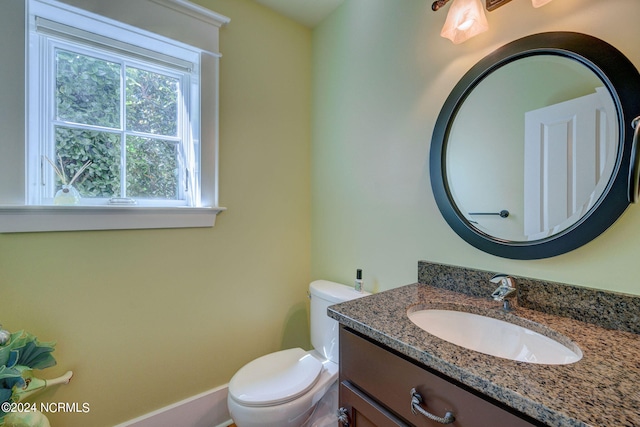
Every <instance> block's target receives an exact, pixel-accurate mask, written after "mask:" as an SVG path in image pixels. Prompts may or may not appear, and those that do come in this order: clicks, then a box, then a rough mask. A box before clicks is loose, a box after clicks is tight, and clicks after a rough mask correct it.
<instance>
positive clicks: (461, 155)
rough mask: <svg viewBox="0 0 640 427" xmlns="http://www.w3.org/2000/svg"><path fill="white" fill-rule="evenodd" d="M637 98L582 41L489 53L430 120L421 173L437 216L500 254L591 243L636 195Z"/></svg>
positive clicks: (616, 63) (545, 40)
mask: <svg viewBox="0 0 640 427" xmlns="http://www.w3.org/2000/svg"><path fill="white" fill-rule="evenodd" d="M639 93H640V74H639V73H638V71H637V70H636V68H635V67H634V66H633V64H632V63H631V62H630V61H629V60H628V59H627V58H626V57H625V56H624V55H623V54H622V53H621V52H620V51H618V50H617V49H615V48H614V47H613V46H611V45H609V44H607V43H606V42H604V41H602V40H600V39H597V38H595V37H592V36H588V35H585V34H579V33H567V32H554V33H543V34H536V35H532V36H528V37H525V38H522V39H519V40H516V41H514V42H512V43H509V44H507V45H505V46H503V47H501V48H499V49H498V50H496V51H495V52H494V53H492V54H490V55H489V56H487V57H485V58H484V59H482V60H481V61H480V62H479V63H478V64H476V65H475V66H474V67H473V68H472V69H471V70H469V72H467V73H466V74H465V75H464V76H463V78H462V79H461V80H460V82H459V83H458V84H457V85H456V86H455V87H454V89H453V91H452V92H451V94H450V95H449V97H448V98H447V100H446V102H445V104H444V106H443V108H442V110H441V112H440V115H439V116H438V119H437V122H436V126H435V129H434V133H433V138H432V141H431V155H430V156H431V158H430V168H431V170H430V173H431V185H432V188H433V192H434V196H435V199H436V202H437V204H438V207H439V209H440V211H441V212H442V214H443V216H444V218H445V219H446V221H447V222H448V223H449V225H450V226H451V227H452V228H453V230H454V231H455V232H456V233H457V234H458V235H460V236H461V237H462V238H463V239H464V240H466V241H467V242H469V243H470V244H472V245H473V246H475V247H477V248H479V249H481V250H483V251H485V252H488V253H491V254H494V255H498V256H502V257H506V258H515V259H535V258H546V257H551V256H555V255H559V254H561V253H565V252H568V251H570V250H573V249H575V248H577V247H579V246H581V245H584V244H585V243H587V242H589V241H590V240H592V239H594V238H595V237H596V236H598V235H599V234H600V233H602V232H603V231H604V230H606V229H607V228H608V227H609V226H610V225H611V224H613V222H614V221H615V220H616V219H617V218H618V217H619V216H620V215H621V214H622V212H624V210H625V209H626V207H627V206H628V204H629V202H630V201H631V200H635V199H636V194H635V193H634V192H636V191H637V186H636V185H635V184H636V183H635V182H634V180H637V172H636V171H637V170H638V168H637V167H635V168H634V167H633V165H634V164H636V163H637V160H634V161H632V157H635V155H636V151H637V152H638V153H640V150H635V149H634V147H633V140H634V138H633V136H634V132H633V128H632V125H631V123H632V121H633V119H634V118H635V117H636V116H638V115H639V114H640V96H638V94H639ZM632 152H633V153H632Z"/></svg>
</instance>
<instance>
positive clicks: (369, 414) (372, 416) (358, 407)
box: [339, 381, 408, 427]
mask: <svg viewBox="0 0 640 427" xmlns="http://www.w3.org/2000/svg"><path fill="white" fill-rule="evenodd" d="M340 408H344V409H346V410H347V413H346V415H347V416H348V419H349V427H408V425H407V424H405V423H403V422H402V421H400V420H399V419H398V418H397V417H395V416H394V415H393V414H392V413H390V412H389V411H387V410H386V409H385V408H384V407H383V406H380V405H378V404H377V403H376V402H374V401H373V400H371V398H370V397H369V396H367V395H366V394H364V393H363V392H362V391H360V390H358V388H357V387H354V386H353V385H352V384H351V383H349V382H347V381H345V382H342V383H340ZM339 425H340V424H339ZM342 426H344V427H346V424H342Z"/></svg>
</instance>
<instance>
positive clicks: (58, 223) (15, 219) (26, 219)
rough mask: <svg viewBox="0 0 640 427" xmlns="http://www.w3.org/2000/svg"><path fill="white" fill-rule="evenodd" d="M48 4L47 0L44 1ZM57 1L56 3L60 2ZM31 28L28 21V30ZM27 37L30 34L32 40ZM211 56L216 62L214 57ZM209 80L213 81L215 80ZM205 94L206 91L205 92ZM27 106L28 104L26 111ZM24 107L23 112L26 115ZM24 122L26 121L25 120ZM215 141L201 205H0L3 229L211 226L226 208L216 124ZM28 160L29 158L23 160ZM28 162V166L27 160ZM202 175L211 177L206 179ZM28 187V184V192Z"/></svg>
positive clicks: (189, 7)
mask: <svg viewBox="0 0 640 427" xmlns="http://www.w3.org/2000/svg"><path fill="white" fill-rule="evenodd" d="M40 1H42V2H45V3H49V2H48V0H40ZM149 1H151V2H153V3H156V4H157V5H161V6H163V7H166V8H169V9H171V10H172V11H174V12H178V13H181V14H184V15H188V16H190V17H195V18H196V19H199V20H202V21H203V22H207V23H209V24H213V25H215V27H216V30H217V28H218V27H221V26H223V25H226V24H227V23H229V21H230V20H229V18H227V17H224V16H222V15H219V14H217V13H215V12H212V11H209V10H208V9H205V8H202V7H200V6H197V5H194V4H192V3H190V2H188V1H186V0H149ZM56 6H57V4H56ZM26 31H28V25H27V29H26ZM28 40H29V37H28V35H27V37H26V43H28ZM204 55H205V56H207V57H209V64H213V67H211V65H210V70H209V71H210V72H211V73H212V74H213V75H207V76H206V78H207V79H211V80H212V81H213V89H214V90H215V95H214V99H213V100H212V104H213V107H214V110H215V111H207V112H206V114H207V116H208V117H212V115H215V117H216V122H217V117H218V75H219V68H218V58H219V56H220V55H219V54H218V53H217V52H204ZM212 59H213V61H212ZM211 80H210V81H211ZM201 96H202V95H201ZM28 108H29V106H28V105H26V110H27V111H28ZM27 111H25V114H27ZM25 124H26V123H25ZM210 138H212V139H213V140H212V141H210V143H209V148H208V151H207V154H208V159H207V161H209V162H211V165H210V166H209V168H208V172H207V173H203V176H202V179H203V183H202V187H207V189H208V190H207V191H203V193H202V203H203V205H204V206H198V207H140V206H138V207H131V206H71V207H67V206H33V205H27V204H26V199H25V204H24V205H0V233H11V232H39V231H71V230H109V229H148V228H186V227H212V226H214V225H215V219H216V216H217V214H219V213H220V212H222V211H224V210H226V208H224V207H220V206H218V127H217V124H216V125H215V127H214V129H213V135H210ZM25 161H26V160H25ZM25 167H26V165H25ZM204 180H208V181H207V182H204ZM26 194H27V191H26V189H25V195H26Z"/></svg>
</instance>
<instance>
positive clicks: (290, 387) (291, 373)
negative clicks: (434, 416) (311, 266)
mask: <svg viewBox="0 0 640 427" xmlns="http://www.w3.org/2000/svg"><path fill="white" fill-rule="evenodd" d="M309 293H310V297H311V320H310V323H311V342H312V344H313V346H314V349H313V350H310V351H305V350H303V349H301V348H292V349H288V350H282V351H278V352H275V353H271V354H267V355H266V356H262V357H259V358H258V359H255V360H253V361H252V362H249V363H248V364H246V365H245V366H243V367H242V368H240V370H239V371H238V372H236V374H235V375H234V376H233V378H231V381H230V382H229V393H228V398H227V406H228V408H229V413H230V414H231V418H232V419H233V421H234V423H235V424H236V425H237V426H238V427H264V426H278V427H301V426H308V427H324V426H329V425H331V426H335V425H336V422H337V418H336V417H335V413H336V411H337V409H338V401H337V393H335V392H332V393H329V391H330V390H335V384H336V383H337V379H338V322H336V321H335V320H333V319H331V318H330V317H328V316H327V314H326V313H327V307H329V306H330V305H333V304H337V303H339V302H344V301H348V300H351V299H355V298H360V297H362V296H365V295H369V293H367V292H362V293H361V292H356V291H355V290H354V289H353V288H351V287H348V286H345V285H341V284H339V283H334V282H329V281H326V280H316V281H314V282H312V283H311V284H310V285H309ZM321 401H322V404H319V403H320V402H321Z"/></svg>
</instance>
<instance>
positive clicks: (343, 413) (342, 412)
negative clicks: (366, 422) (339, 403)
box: [337, 408, 349, 427]
mask: <svg viewBox="0 0 640 427" xmlns="http://www.w3.org/2000/svg"><path fill="white" fill-rule="evenodd" d="M337 415H338V422H339V423H340V424H342V425H343V426H344V427H349V412H348V411H347V409H346V408H340V409H338V414H337Z"/></svg>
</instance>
